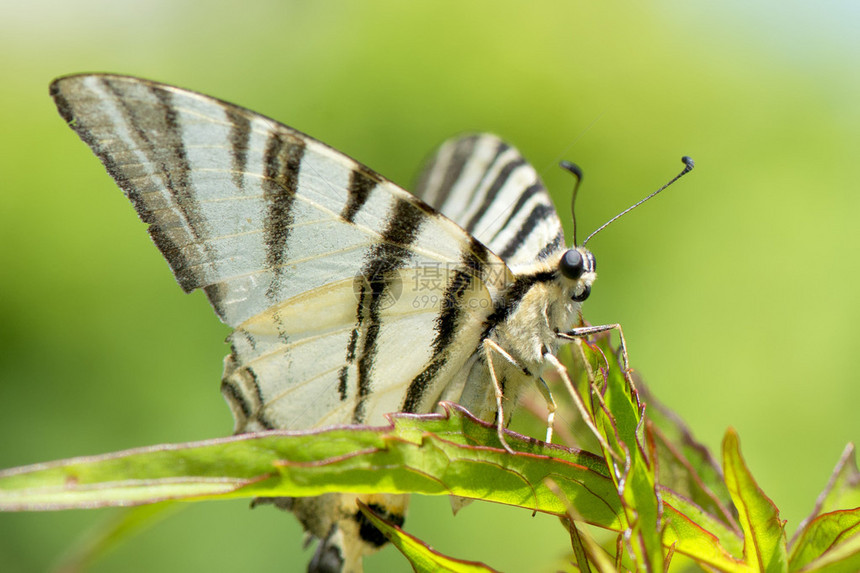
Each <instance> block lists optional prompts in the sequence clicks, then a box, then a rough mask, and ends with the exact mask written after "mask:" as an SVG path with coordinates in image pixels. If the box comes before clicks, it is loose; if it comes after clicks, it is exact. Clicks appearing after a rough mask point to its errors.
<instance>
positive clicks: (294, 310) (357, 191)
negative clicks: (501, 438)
mask: <svg viewBox="0 0 860 573" xmlns="http://www.w3.org/2000/svg"><path fill="white" fill-rule="evenodd" d="M52 94H53V96H54V98H55V101H56V102H57V106H58V108H59V109H60V111H61V113H62V115H63V116H64V117H65V119H66V120H67V121H69V123H70V125H71V126H72V127H73V129H75V131H77V133H78V134H79V135H80V136H81V138H82V139H83V140H84V141H85V142H86V143H87V144H88V145H90V147H92V149H93V150H94V151H95V153H96V154H97V155H98V156H99V158H100V159H101V160H102V162H103V163H104V164H105V166H106V167H107V169H108V171H109V172H110V173H111V175H112V176H113V177H114V179H116V181H117V182H118V183H119V185H120V186H121V187H122V189H123V191H124V192H125V193H126V195H127V196H128V197H129V199H130V200H131V201H132V203H133V204H134V205H135V208H136V209H137V211H138V214H139V215H140V217H141V219H142V220H143V221H144V222H146V223H148V224H149V231H150V234H151V236H152V238H153V240H154V241H155V243H156V244H157V246H158V247H159V249H160V250H161V251H162V253H163V254H164V256H165V258H166V259H167V260H168V262H169V263H170V266H171V268H172V269H173V272H174V274H175V276H176V278H177V280H178V281H179V283H180V284H181V285H182V287H183V288H184V289H185V290H186V291H189V290H193V289H195V288H203V289H204V290H205V292H206V293H207V295H208V297H209V299H210V301H211V302H212V304H213V306H214V307H215V310H216V312H217V313H218V315H219V316H220V317H221V319H222V320H223V321H224V322H226V323H227V324H229V325H230V326H233V327H237V331H236V332H235V333H234V334H233V335H232V336H231V343H232V346H233V355H232V356H231V357H230V358H229V360H228V363H227V370H226V372H225V383H224V393H225V396H226V397H227V398H228V400H229V401H230V403H231V406H232V408H233V411H234V414H235V415H236V417H237V430H243V429H253V428H259V427H280V428H305V427H311V426H315V425H318V424H328V423H345V422H368V423H379V422H381V421H382V416H381V415H382V414H383V413H387V412H390V411H397V410H401V409H404V407H406V408H407V409H413V410H414V409H419V408H421V409H425V410H426V409H429V408H432V399H433V398H434V397H436V396H438V394H439V392H441V388H440V387H439V386H440V385H441V384H444V377H443V376H442V374H443V373H449V372H450V371H452V370H453V369H455V368H456V366H457V365H458V364H459V363H462V362H463V361H464V360H465V359H466V358H467V357H468V355H469V354H471V352H472V351H474V349H475V348H476V347H477V345H478V344H479V342H480V334H481V333H480V329H479V328H477V327H474V326H473V327H470V328H467V327H466V326H467V325H473V324H477V323H479V322H480V320H481V319H482V318H483V317H485V316H486V315H487V314H489V313H490V312H491V311H492V299H493V298H494V297H496V296H497V295H498V293H499V292H500V290H501V289H502V288H503V287H504V285H505V283H506V282H508V281H509V279H510V277H509V276H506V274H505V272H504V269H505V267H504V265H503V264H502V263H501V261H500V260H499V259H498V257H496V256H495V255H493V254H492V253H491V252H490V251H488V250H487V249H486V248H485V247H484V246H483V245H481V244H480V243H479V242H478V241H475V240H474V239H473V238H472V237H470V236H469V234H468V233H466V232H465V231H464V230H463V229H461V228H460V227H459V226H457V225H456V224H454V223H453V222H451V221H450V220H448V219H447V218H445V217H443V216H441V215H440V214H438V213H437V212H436V211H434V210H433V209H432V208H430V207H428V206H427V205H426V204H425V203H423V202H421V201H420V200H418V199H416V198H415V197H414V196H412V195H411V194H409V193H407V192H405V191H403V190H402V189H400V188H399V187H397V186H396V185H394V184H393V183H391V182H390V181H388V180H386V179H384V178H383V177H381V176H379V175H378V174H376V173H374V172H373V171H371V170H370V169H368V168H367V167H364V166H363V165H361V164H359V163H357V162H355V161H354V160H352V159H350V158H348V157H347V156H345V155H343V154H341V153H339V152H337V151H335V150H333V149H331V148H330V147H328V146H326V145H324V144H322V143H320V142H318V141H316V140H314V139H313V138H311V137H309V136H306V135H304V134H302V133H300V132H297V131H295V130H293V129H291V128H288V127H286V126H284V125H281V124H279V123H277V122H275V121H273V120H270V119H268V118H265V117H263V116H261V115H259V114H256V113H254V112H251V111H248V110H246V109H243V108H240V107H238V106H234V105H231V104H228V103H225V102H222V101H220V100H217V99H214V98H210V97H207V96H203V95H200V94H196V93H193V92H189V91H185V90H182V89H179V88H175V87H171V86H166V85H162V84H156V83H153V82H148V81H145V80H140V79H136V78H128V77H122V76H105V75H89V76H71V77H67V78H61V79H60V80H57V81H56V82H55V83H54V84H53V86H52ZM422 269H424V270H422ZM500 269H502V271H503V272H500ZM430 272H432V273H435V274H436V275H438V277H439V280H438V281H437V284H436V285H435V286H434V287H433V288H428V287H427V286H426V285H424V286H423V287H421V288H418V289H417V290H416V289H414V288H413V289H412V290H410V288H412V285H413V284H417V280H418V279H419V278H421V277H423V276H425V275H427V274H428V273H430ZM404 273H405V274H404ZM464 274H465V275H466V276H468V277H469V278H468V280H467V282H469V287H470V288H468V289H464V286H463V281H464V279H463V276H462V275H464ZM392 276H396V279H397V282H398V284H397V285H394V284H393V282H392V281H391V277H392ZM360 279H361V280H365V281H366V282H367V281H369V282H368V284H367V285H366V288H365V291H362V290H361V288H359V286H360V282H361V280H360ZM357 281H358V282H357ZM356 285H359V286H356ZM394 286H397V287H398V288H399V291H398V292H396V293H395V292H393V287H394ZM404 288H405V289H406V290H405V291H404ZM393 296H395V297H396V296H399V297H401V300H400V302H399V304H397V305H395V306H394V307H391V308H389V307H388V306H387V305H388V304H389V299H390V298H392V297H393ZM416 297H417V298H416ZM422 297H423V298H422ZM446 297H447V299H446ZM467 297H475V299H476V301H477V304H474V305H472V306H471V307H468V306H466V305H462V304H460V302H461V300H463V299H465V298H467ZM446 300H447V304H443V303H445V302H446ZM411 304H416V305H418V307H420V308H418V307H416V308H417V310H416V309H415V308H411V307H409V308H405V307H408V305H411ZM443 307H444V308H443ZM467 308H471V309H472V310H466V309H467ZM406 310H409V312H406ZM404 341H408V346H409V348H408V349H407V348H405V347H403V348H401V347H402V346H404V344H405V343H404ZM455 342H456V345H455V344H454V343H455ZM440 356H441V358H440ZM392 380H393V381H394V382H392ZM246 424H250V425H249V426H247V427H246Z"/></svg>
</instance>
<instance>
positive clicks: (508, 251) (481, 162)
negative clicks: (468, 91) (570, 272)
mask: <svg viewBox="0 0 860 573" xmlns="http://www.w3.org/2000/svg"><path fill="white" fill-rule="evenodd" d="M416 194H417V195H418V196H419V197H421V198H422V199H424V200H425V201H426V202H427V203H428V204H429V205H432V206H433V207H435V208H436V209H438V210H439V211H441V212H442V213H443V214H445V215H446V216H448V217H450V218H451V219H452V220H453V221H454V222H456V223H457V224H458V225H460V226H461V227H463V228H464V229H465V230H466V231H468V232H469V233H471V234H472V235H473V236H474V237H475V238H477V239H478V240H480V241H481V242H482V243H483V244H485V245H487V247H488V248H489V249H490V250H491V251H492V252H494V253H496V254H497V255H499V256H500V257H501V258H502V259H504V261H505V262H506V263H507V264H508V265H511V266H514V265H520V264H526V265H528V264H532V263H534V262H535V261H537V260H542V259H545V258H546V257H547V256H548V255H549V254H551V253H553V252H555V251H558V250H563V249H564V248H565V243H564V229H563V228H562V226H561V221H560V220H559V218H558V215H557V213H556V210H555V207H554V206H553V203H552V199H551V198H550V196H549V193H548V192H547V190H546V188H545V187H544V185H543V183H542V182H541V180H540V177H539V176H538V174H537V172H536V171H535V169H534V167H532V166H531V165H530V164H529V163H528V162H526V160H525V159H523V157H522V155H520V153H519V152H518V151H517V150H516V149H515V148H514V147H511V146H510V145H508V144H507V143H505V142H503V141H502V140H501V139H499V138H498V137H496V136H494V135H490V134H474V135H466V136H462V137H459V138H455V139H451V140H449V141H447V142H445V143H444V144H443V145H442V146H441V147H440V148H439V150H438V151H437V152H436V154H435V155H434V156H433V158H432V159H431V160H430V162H429V163H428V165H427V168H426V169H425V170H424V172H423V173H422V175H421V177H420V178H419V182H418V188H417V189H416Z"/></svg>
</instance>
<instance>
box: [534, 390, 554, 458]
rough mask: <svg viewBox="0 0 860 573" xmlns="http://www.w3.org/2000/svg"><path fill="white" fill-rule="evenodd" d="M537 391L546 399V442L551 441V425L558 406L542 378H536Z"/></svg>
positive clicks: (549, 442)
mask: <svg viewBox="0 0 860 573" xmlns="http://www.w3.org/2000/svg"><path fill="white" fill-rule="evenodd" d="M537 385H538V391H539V392H540V394H541V396H543V398H544V400H546V409H547V415H546V443H548V444H551V443H552V425H553V424H554V423H555V411H556V410H557V409H558V406H557V405H556V403H555V399H554V398H553V397H552V392H551V391H550V389H549V386H547V384H546V381H545V380H544V379H543V378H538V379H537Z"/></svg>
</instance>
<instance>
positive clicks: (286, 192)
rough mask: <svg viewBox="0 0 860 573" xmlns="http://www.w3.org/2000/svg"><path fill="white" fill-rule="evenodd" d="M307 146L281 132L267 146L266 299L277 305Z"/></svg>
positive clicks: (273, 136) (265, 190)
mask: <svg viewBox="0 0 860 573" xmlns="http://www.w3.org/2000/svg"><path fill="white" fill-rule="evenodd" d="M304 152H305V144H304V142H303V141H301V140H300V139H298V138H295V137H290V136H288V135H286V134H283V133H279V132H277V131H274V132H272V134H271V135H270V136H269V140H268V142H267V144H266V151H265V155H264V160H263V163H264V166H265V175H266V178H265V180H264V181H263V193H264V195H265V197H266V201H267V203H268V206H267V211H266V216H265V222H264V226H263V234H264V239H263V240H264V243H265V245H266V265H267V267H268V268H269V269H271V271H272V278H271V283H270V284H269V287H268V289H267V290H266V296H268V297H269V299H270V300H272V301H273V302H274V301H275V299H276V297H277V293H278V291H279V290H280V288H281V280H282V279H283V273H284V264H283V262H284V259H285V258H286V249H287V242H288V239H289V233H290V227H291V226H292V224H293V215H292V213H291V210H292V206H293V201H295V198H296V190H297V189H298V186H299V171H300V169H301V162H302V156H303V155H304Z"/></svg>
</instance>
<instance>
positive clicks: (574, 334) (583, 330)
mask: <svg viewBox="0 0 860 573" xmlns="http://www.w3.org/2000/svg"><path fill="white" fill-rule="evenodd" d="M610 330H617V331H618V337H619V339H620V341H621V342H620V345H619V348H618V350H619V351H620V352H621V362H622V367H623V368H624V375H625V376H627V375H628V374H629V373H630V359H629V358H628V357H627V341H625V340H624V331H623V330H622V329H621V325H620V324H618V323H616V324H601V325H599V326H580V327H578V328H574V329H573V330H571V331H568V332H558V333H556V334H557V335H558V337H559V338H561V339H563V340H576V339H581V338H588V337H589V336H591V335H592V334H600V333H601V332H609V331H610Z"/></svg>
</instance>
